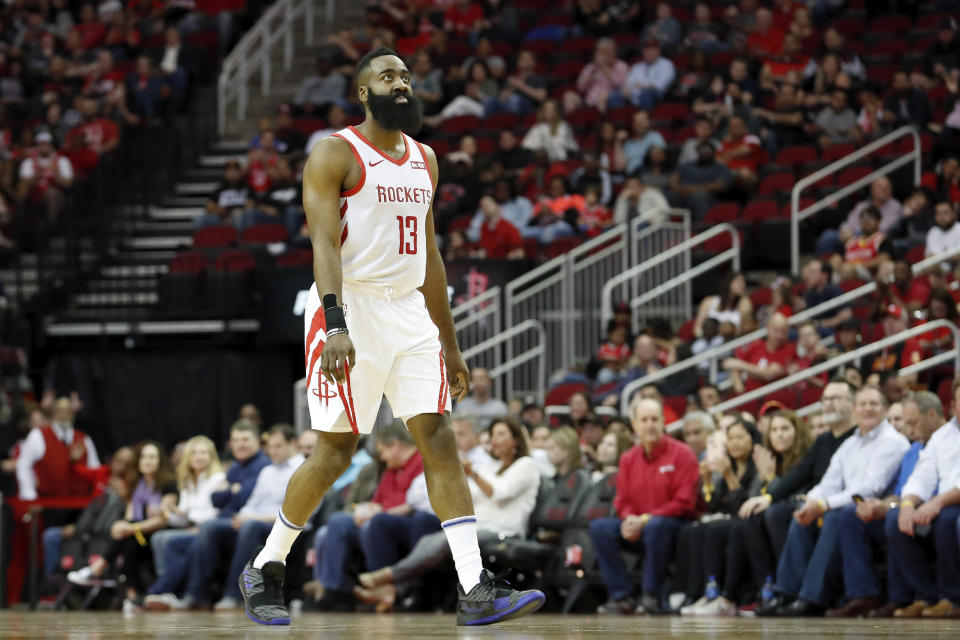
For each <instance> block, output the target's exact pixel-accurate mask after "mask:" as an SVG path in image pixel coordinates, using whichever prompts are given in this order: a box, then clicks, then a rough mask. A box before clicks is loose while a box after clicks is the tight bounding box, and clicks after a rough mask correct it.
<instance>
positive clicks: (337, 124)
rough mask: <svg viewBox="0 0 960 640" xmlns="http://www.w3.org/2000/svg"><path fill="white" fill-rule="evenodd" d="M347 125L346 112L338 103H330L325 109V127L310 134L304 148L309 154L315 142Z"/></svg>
mask: <svg viewBox="0 0 960 640" xmlns="http://www.w3.org/2000/svg"><path fill="white" fill-rule="evenodd" d="M346 125H347V112H346V110H344V108H343V107H341V106H340V105H338V104H335V105H332V106H331V107H330V108H329V109H328V110H327V127H326V128H325V129H319V130H317V131H314V132H313V133H311V134H310V137H309V138H308V139H307V145H306V147H305V148H304V150H305V151H306V152H307V154H309V153H310V152H311V151H313V147H314V145H315V144H317V142H318V141H319V140H321V139H323V138H326V137H327V136H329V135H331V134H334V133H336V132H337V131H340V130H341V129H343V128H344V127H345V126H346Z"/></svg>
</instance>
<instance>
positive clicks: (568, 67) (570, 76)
mask: <svg viewBox="0 0 960 640" xmlns="http://www.w3.org/2000/svg"><path fill="white" fill-rule="evenodd" d="M585 66H586V64H585V63H584V62H583V61H582V60H561V61H560V62H558V63H556V64H555V65H553V66H552V67H551V68H550V75H551V76H553V77H554V78H555V79H557V80H564V81H566V80H576V79H577V76H579V75H580V71H581V70H582V69H583V68H584V67H585Z"/></svg>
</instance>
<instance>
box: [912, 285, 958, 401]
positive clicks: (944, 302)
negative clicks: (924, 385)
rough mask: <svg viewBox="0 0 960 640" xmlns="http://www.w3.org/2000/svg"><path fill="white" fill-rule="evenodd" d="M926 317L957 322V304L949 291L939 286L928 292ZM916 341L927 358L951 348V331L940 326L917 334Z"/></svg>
mask: <svg viewBox="0 0 960 640" xmlns="http://www.w3.org/2000/svg"><path fill="white" fill-rule="evenodd" d="M926 318H927V321H928V322H929V321H931V320H949V321H950V322H952V323H954V324H957V322H958V320H960V317H958V311H957V305H956V303H954V301H953V297H951V295H950V292H948V291H947V290H946V289H943V288H940V287H937V288H935V289H933V290H932V291H931V292H930V301H929V303H928V305H927V309H926ZM918 342H919V344H920V348H921V349H922V350H923V356H924V357H925V358H929V357H930V356H934V355H939V354H941V353H944V352H946V351H949V350H950V349H952V348H953V346H954V345H953V332H952V331H951V330H950V329H949V328H947V327H942V328H940V329H936V330H933V331H930V332H929V333H925V334H923V335H921V336H919V338H918ZM931 388H934V389H935V388H936V386H933V385H931Z"/></svg>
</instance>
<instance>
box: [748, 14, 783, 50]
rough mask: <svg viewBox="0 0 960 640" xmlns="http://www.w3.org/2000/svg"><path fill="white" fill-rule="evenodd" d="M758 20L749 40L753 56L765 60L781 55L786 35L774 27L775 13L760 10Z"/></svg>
mask: <svg viewBox="0 0 960 640" xmlns="http://www.w3.org/2000/svg"><path fill="white" fill-rule="evenodd" d="M756 20H757V22H756V27H755V28H754V29H753V31H752V32H751V33H750V37H749V38H748V39H747V43H748V45H749V47H750V52H751V54H753V55H755V56H759V57H763V58H769V57H772V56H776V55H780V52H781V51H783V38H784V35H785V34H784V32H783V30H781V29H778V28H776V27H775V26H773V13H772V12H771V11H770V10H769V9H765V8H761V9H758V10H757V13H756Z"/></svg>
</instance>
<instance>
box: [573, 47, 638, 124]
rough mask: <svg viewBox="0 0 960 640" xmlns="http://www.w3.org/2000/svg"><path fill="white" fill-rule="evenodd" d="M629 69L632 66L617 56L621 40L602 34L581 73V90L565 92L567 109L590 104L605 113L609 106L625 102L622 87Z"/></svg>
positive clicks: (616, 105)
mask: <svg viewBox="0 0 960 640" xmlns="http://www.w3.org/2000/svg"><path fill="white" fill-rule="evenodd" d="M629 72H630V66H629V65H628V64H627V63H626V62H624V61H623V60H621V59H619V58H618V57H617V44H616V43H615V42H614V41H613V39H611V38H600V39H599V40H597V44H596V47H595V48H594V51H593V60H592V61H591V62H590V63H588V64H587V66H585V67H584V68H583V69H582V70H581V71H580V75H578V76H577V92H576V93H575V92H573V91H568V92H567V93H566V94H564V96H563V106H564V110H565V111H566V112H567V113H570V112H571V111H573V110H574V109H576V108H578V107H580V106H581V105H582V104H586V105H587V106H589V107H593V108H595V109H597V110H598V111H600V112H601V113H604V112H606V110H607V109H608V108H614V107H619V106H622V105H624V104H625V101H624V99H623V96H621V94H620V90H621V88H622V87H623V83H624V82H625V81H626V79H627V73H629Z"/></svg>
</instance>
